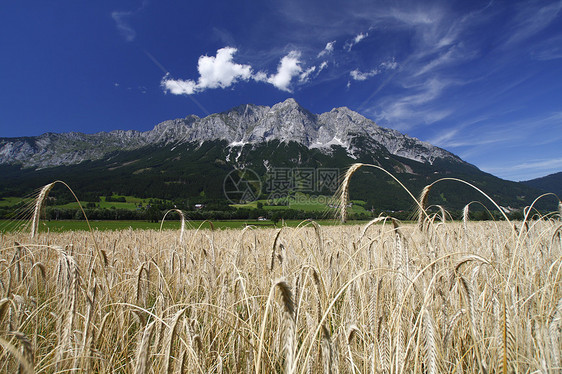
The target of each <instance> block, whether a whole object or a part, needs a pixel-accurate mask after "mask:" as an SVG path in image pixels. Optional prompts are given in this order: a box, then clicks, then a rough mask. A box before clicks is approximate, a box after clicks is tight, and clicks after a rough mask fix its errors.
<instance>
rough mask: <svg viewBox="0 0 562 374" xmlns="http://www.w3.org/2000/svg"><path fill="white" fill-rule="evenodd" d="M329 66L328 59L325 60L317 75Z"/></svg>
mask: <svg viewBox="0 0 562 374" xmlns="http://www.w3.org/2000/svg"><path fill="white" fill-rule="evenodd" d="M327 67H328V63H327V62H326V61H323V62H322V63H321V64H320V67H319V68H318V73H317V74H316V75H318V74H320V72H321V71H322V70H324V69H326V68H327Z"/></svg>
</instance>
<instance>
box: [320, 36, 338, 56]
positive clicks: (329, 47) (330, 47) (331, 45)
mask: <svg viewBox="0 0 562 374" xmlns="http://www.w3.org/2000/svg"><path fill="white" fill-rule="evenodd" d="M334 44H336V41H335V40H333V41H331V42H328V43H326V47H324V49H323V50H322V51H320V53H318V56H317V57H319V58H320V57H324V56H326V55H329V54H331V53H332V52H334Z"/></svg>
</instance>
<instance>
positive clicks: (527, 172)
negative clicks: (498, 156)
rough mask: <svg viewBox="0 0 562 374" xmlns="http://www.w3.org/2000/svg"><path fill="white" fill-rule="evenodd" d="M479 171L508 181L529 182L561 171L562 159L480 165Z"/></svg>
mask: <svg viewBox="0 0 562 374" xmlns="http://www.w3.org/2000/svg"><path fill="white" fill-rule="evenodd" d="M481 169H482V170H484V171H486V172H488V173H491V174H494V175H499V176H501V177H502V178H506V179H509V180H517V181H522V180H530V179H534V178H539V177H544V176H545V175H547V174H552V173H554V172H555V171H556V170H562V158H554V159H552V158H548V159H533V160H528V161H526V162H521V163H515V164H511V165H506V164H505V163H500V164H488V165H486V164H482V166H481ZM521 176H524V177H523V178H522V177H521Z"/></svg>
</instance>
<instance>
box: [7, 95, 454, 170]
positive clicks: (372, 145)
mask: <svg viewBox="0 0 562 374" xmlns="http://www.w3.org/2000/svg"><path fill="white" fill-rule="evenodd" d="M359 138H365V139H367V141H366V142H359V143H358V142H357V139H359ZM215 140H226V141H227V142H228V143H229V144H230V146H231V147H239V146H243V145H245V144H249V143H250V144H259V143H265V142H269V141H272V140H278V141H281V142H285V143H288V142H296V143H299V144H302V145H304V146H306V147H308V148H320V149H321V150H322V151H323V152H326V153H330V152H331V151H332V147H334V146H336V147H343V148H345V149H346V151H347V152H348V154H349V155H351V156H352V157H355V155H357V154H360V153H361V152H363V153H369V152H370V153H374V152H379V151H381V150H383V151H384V152H389V153H390V154H393V155H397V156H400V157H405V158H409V159H412V160H416V161H419V162H423V163H430V164H431V163H433V162H434V161H435V160H436V159H439V158H447V159H451V160H456V161H458V162H462V160H460V159H459V158H458V157H456V156H454V155H452V154H451V153H449V152H447V151H445V150H443V149H441V148H437V147H434V146H432V145H430V144H428V143H425V142H422V141H419V140H418V139H415V138H411V137H408V136H406V135H403V134H401V133H400V132H398V131H395V130H391V129H386V128H382V127H379V126H378V125H376V124H375V123H374V122H373V121H372V120H370V119H368V118H365V117H364V116H362V115H361V114H359V113H357V112H354V111H352V110H351V109H349V108H347V107H340V108H334V109H332V110H331V111H329V112H326V113H322V114H313V113H311V112H310V111H308V110H307V109H305V108H303V107H302V106H301V105H300V104H299V103H298V102H297V101H296V100H295V99H293V98H289V99H287V100H285V101H283V102H281V103H277V104H275V105H273V106H272V107H267V106H259V105H254V104H245V105H240V106H237V107H235V108H232V109H230V110H228V111H225V112H222V113H217V114H211V115H209V116H207V117H204V118H199V117H197V116H195V115H189V116H187V117H185V118H179V119H174V120H169V121H164V122H162V123H159V124H157V125H156V126H155V127H154V128H153V129H152V130H150V131H146V132H138V131H132V130H128V131H123V130H117V131H112V132H109V133H106V132H101V133H97V134H82V133H77V132H72V133H66V134H44V135H41V136H39V137H29V138H0V164H2V163H3V164H18V163H19V164H22V165H23V166H26V167H49V166H54V165H68V164H75V163H79V162H82V161H84V160H94V159H99V158H101V157H103V156H104V155H105V154H107V153H108V152H113V151H117V150H124V151H126V150H133V149H138V148H140V147H144V146H149V145H152V146H157V145H159V144H170V143H173V144H174V145H176V146H177V145H180V144H183V143H197V144H201V143H203V142H205V141H215ZM356 144H363V145H362V146H361V147H368V148H369V149H360V148H358V147H357V146H356Z"/></svg>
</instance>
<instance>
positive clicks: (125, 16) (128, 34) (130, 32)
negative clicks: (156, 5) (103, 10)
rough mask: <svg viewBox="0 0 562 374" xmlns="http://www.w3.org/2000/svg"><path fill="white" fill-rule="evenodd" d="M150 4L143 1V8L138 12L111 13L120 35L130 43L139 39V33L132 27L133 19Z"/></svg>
mask: <svg viewBox="0 0 562 374" xmlns="http://www.w3.org/2000/svg"><path fill="white" fill-rule="evenodd" d="M147 4H148V1H146V0H145V1H143V2H142V4H141V6H140V7H139V8H138V9H136V10H129V11H117V10H116V11H113V12H111V18H113V20H114V21H115V26H116V27H117V30H119V33H120V34H121V36H122V37H123V39H125V40H126V41H128V42H132V41H133V40H135V38H136V37H137V32H136V31H135V29H134V28H133V26H131V18H132V17H133V16H135V15H136V14H138V13H139V12H141V11H142V10H143V9H144V8H145V7H146V6H147Z"/></svg>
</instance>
